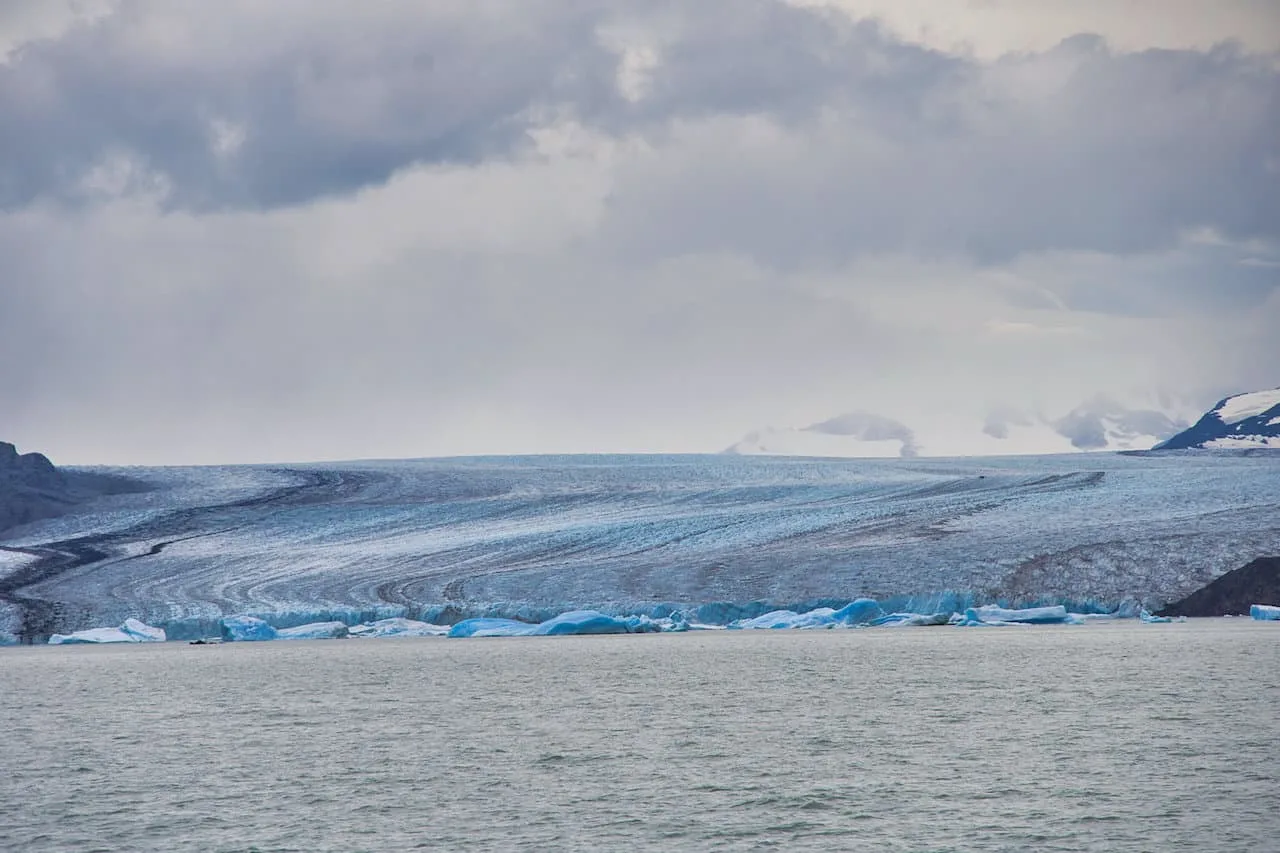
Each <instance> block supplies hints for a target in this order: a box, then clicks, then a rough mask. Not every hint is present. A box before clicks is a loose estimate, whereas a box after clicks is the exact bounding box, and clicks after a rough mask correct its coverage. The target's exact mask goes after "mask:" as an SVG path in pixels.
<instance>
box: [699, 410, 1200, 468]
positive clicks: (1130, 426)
mask: <svg viewBox="0 0 1280 853" xmlns="http://www.w3.org/2000/svg"><path fill="white" fill-rule="evenodd" d="M909 423H910V425H908V423H903V422H902V421H898V420H894V419H892V418H888V417H884V416H883V415H877V414H873V413H869V412H848V413H846V414H843V415H837V416H836V417H833V418H828V419H827V420H825V421H820V422H818V423H814V424H810V425H809V426H805V427H783V428H779V427H765V428H763V429H757V430H753V431H752V432H749V433H747V434H746V435H745V436H743V437H742V438H741V439H740V440H739V441H737V442H735V443H734V444H733V445H731V446H730V447H728V448H726V449H725V450H724V452H725V453H733V454H741V455H763V454H767V455H774V456H847V457H892V456H902V457H913V456H1006V455H1034V454H1048V453H1072V452H1078V451H1082V450H1111V451H1116V450H1146V449H1148V448H1150V447H1151V446H1152V445H1153V444H1156V443H1157V442H1159V441H1161V440H1163V439H1166V438H1168V437H1169V436H1171V435H1174V434H1175V433H1177V432H1178V431H1179V430H1181V429H1185V428H1186V425H1187V421H1185V420H1179V419H1178V418H1176V417H1173V416H1171V415H1169V414H1167V413H1165V412H1162V411H1156V410H1153V409H1131V408H1128V407H1126V406H1123V405H1121V404H1119V403H1117V402H1116V401H1114V400H1111V399H1110V398H1107V397H1105V396H1101V395H1099V396H1095V397H1093V398H1091V399H1089V400H1086V401H1085V402H1083V403H1081V404H1080V405H1079V406H1076V407H1075V408H1074V409H1072V410H1071V411H1069V412H1067V413H1066V414H1065V415H1063V416H1062V417H1058V418H1050V417H1046V416H1044V415H1042V414H1030V413H1027V412H1021V411H1017V410H1014V409H1009V408H998V409H993V410H992V411H990V412H989V413H988V414H987V417H986V418H985V420H967V419H965V418H964V417H963V416H958V415H957V416H950V415H948V416H945V417H937V418H922V419H921V421H920V423H916V422H914V421H912V422H909Z"/></svg>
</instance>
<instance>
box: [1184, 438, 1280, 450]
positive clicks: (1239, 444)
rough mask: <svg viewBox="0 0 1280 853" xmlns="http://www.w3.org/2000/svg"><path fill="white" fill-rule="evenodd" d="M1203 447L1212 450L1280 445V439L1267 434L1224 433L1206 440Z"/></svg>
mask: <svg viewBox="0 0 1280 853" xmlns="http://www.w3.org/2000/svg"><path fill="white" fill-rule="evenodd" d="M1202 446H1203V447H1207V448H1209V449H1212V450H1248V449H1251V448H1259V447H1280V439H1276V438H1270V437H1268V436H1265V435H1224V436H1223V437H1221V438H1213V439H1210V440H1208V441H1206V442H1205V443H1204V444H1203V445H1202Z"/></svg>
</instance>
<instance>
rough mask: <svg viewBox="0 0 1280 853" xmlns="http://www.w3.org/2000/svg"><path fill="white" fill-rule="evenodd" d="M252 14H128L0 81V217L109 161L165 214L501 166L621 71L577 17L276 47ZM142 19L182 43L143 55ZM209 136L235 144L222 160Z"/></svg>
mask: <svg viewBox="0 0 1280 853" xmlns="http://www.w3.org/2000/svg"><path fill="white" fill-rule="evenodd" d="M261 8H262V9H263V10H264V11H263V13H262V14H261V15H259V14H257V13H253V12H250V13H247V14H246V13H245V11H244V9H245V7H237V6H231V7H229V8H226V9H224V8H223V7H222V6H216V7H215V6H210V5H208V4H199V3H198V4H186V5H181V6H180V5H178V4H166V3H161V4H155V3H147V2H137V0H134V2H126V3H124V4H123V8H122V9H121V11H119V12H118V13H116V14H114V15H110V16H107V17H105V18H102V19H100V20H98V21H97V22H95V23H94V24H93V25H90V26H82V27H78V28H75V29H73V30H72V31H70V32H69V33H68V34H66V35H65V36H64V37H62V38H59V39H56V40H49V41H41V42H36V43H33V44H31V45H28V46H26V47H25V48H24V49H23V50H21V51H20V52H19V54H18V55H17V57H16V58H15V60H14V61H12V62H11V63H10V64H9V65H7V66H3V65H0V114H2V115H4V116H5V124H6V126H7V132H6V133H5V134H3V135H0V163H2V164H3V165H0V204H3V205H7V206H16V205H17V206H20V205H23V204H25V203H27V202H29V201H31V200H32V199H34V198H36V197H39V196H46V195H47V196H55V197H59V196H60V197H63V198H74V196H75V195H76V193H77V192H78V184H79V182H80V181H81V179H82V178H83V176H84V175H85V174H86V173H87V172H89V171H90V170H92V169H93V168H94V167H95V166H97V165H99V164H100V163H102V162H103V160H104V159H109V158H111V157H122V158H126V159H127V160H129V161H132V162H134V163H136V164H137V165H138V166H139V167H140V168H145V169H147V170H151V171H154V172H158V173H160V174H161V175H163V177H164V178H165V179H166V180H167V182H168V183H169V185H170V188H171V195H170V198H169V199H168V201H169V203H170V204H172V205H174V206H177V207H185V208H197V209H208V208H223V207H272V206H277V205H287V204H295V203H299V202H306V201H308V200H311V199H314V198H316V197H320V196H324V195H327V194H332V193H341V192H346V191H351V190H356V189H359V188H361V187H364V186H369V185H376V184H380V183H382V182H383V181H385V180H386V179H387V177H388V176H389V175H390V174H391V173H392V172H394V171H395V170H397V169H398V168H401V167H404V166H406V165H409V164H412V163H416V162H439V163H449V162H478V161H481V160H483V159H486V158H489V157H493V156H503V155H505V154H507V153H509V152H510V151H511V150H512V149H513V147H517V146H520V145H524V144H526V143H527V137H526V135H525V131H526V130H527V129H528V128H529V127H530V126H531V124H532V123H533V122H534V121H535V120H536V114H537V111H538V110H539V109H540V108H550V107H553V106H555V105H556V104H557V103H560V102H562V101H568V102H573V103H580V104H590V103H592V102H593V101H594V100H598V99H599V97H600V92H601V91H607V90H611V88H612V82H611V78H610V77H609V73H611V72H612V69H613V68H614V66H615V64H616V59H615V58H614V57H613V56H611V55H610V54H609V53H608V52H607V51H605V50H604V49H603V48H602V47H601V46H600V45H599V44H598V43H597V41H596V39H595V37H594V26H595V23H596V19H595V17H594V16H588V15H584V14H582V13H581V12H578V11H575V10H576V8H577V7H575V6H574V5H572V4H564V3H559V4H556V3H546V2H535V3H530V4H527V5H526V6H524V7H522V8H520V9H519V10H515V9H512V10H510V11H511V15H510V16H509V18H507V19H503V20H497V19H494V18H492V17H490V16H486V15H485V14H483V13H482V12H479V11H477V12H476V13H474V14H471V15H468V14H463V13H457V14H449V13H448V10H449V7H448V6H447V5H445V6H441V7H439V8H438V9H437V11H435V12H430V11H424V10H425V9H426V7H422V6H421V5H420V4H404V5H401V6H398V7H393V8H398V9H400V10H401V11H402V14H401V16H400V18H401V19H400V20H399V21H394V20H393V21H391V22H390V24H385V23H384V25H381V26H374V25H371V24H370V25H366V24H364V21H365V17H366V16H364V15H362V14H357V13H355V12H354V11H353V12H351V13H350V14H349V15H347V16H345V17H339V18H338V19H337V20H331V21H330V22H329V23H330V26H329V27H328V28H314V27H313V28H310V29H309V28H307V27H301V28H299V34H296V35H293V36H291V37H283V38H279V39H276V38H273V37H271V35H270V33H269V32H255V27H263V28H265V29H267V30H270V29H272V28H273V27H274V28H283V27H288V26H290V25H292V23H293V22H292V21H290V20H288V19H287V18H286V19H285V20H278V19H273V14H274V13H273V12H272V11H269V10H270V7H261ZM323 8H325V5H324V4H321V5H319V6H317V7H316V9H317V10H319V9H323ZM330 8H331V7H330ZM348 8H350V7H348ZM432 8H436V7H432ZM276 11H277V12H278V11H281V10H276ZM309 11H311V9H310V7H308V8H306V9H304V10H301V14H303V15H305V14H306V13H307V12H309ZM237 12H238V13H239V15H240V18H239V19H237V18H236V14H237ZM152 17H160V18H162V19H167V20H166V21H165V23H167V24H169V25H171V26H173V27H176V28H177V29H179V30H180V31H181V32H180V37H179V38H178V41H177V42H176V44H174V45H168V46H162V47H156V46H153V45H148V44H146V43H145V40H144V38H143V36H141V35H139V31H143V32H145V30H146V27H147V24H148V23H149V21H148V19H149V18H152ZM262 17H265V18H266V19H267V20H265V21H263V20H260V18H262ZM277 17H278V16H277ZM330 17H332V16H330ZM368 17H373V18H376V16H368ZM530 18H532V21H531V20H530ZM202 25H208V26H210V27H211V28H214V29H216V30H217V31H218V32H217V33H216V35H215V36H214V37H211V38H210V43H211V45H210V46H206V45H204V44H199V47H195V48H191V49H187V47H186V45H185V44H184V42H183V39H191V40H194V41H195V42H196V43H199V42H200V40H201V39H203V38H204V33H202V32H201V27H202ZM236 27H241V28H243V30H244V31H243V33H242V34H240V35H239V36H237V35H236V34H235V33H234V29H235V28H236ZM228 30H231V31H232V32H230V33H228ZM217 36H221V37H222V38H221V39H219V38H217ZM139 42H142V44H139ZM220 127H221V128H223V129H224V131H225V132H226V133H227V134H228V137H229V139H228V141H231V140H234V143H235V144H234V145H232V146H229V147H228V150H224V151H221V152H220V151H219V149H218V144H217V143H218V140H217V137H218V134H219V128H220Z"/></svg>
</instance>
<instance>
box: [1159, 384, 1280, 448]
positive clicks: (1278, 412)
mask: <svg viewBox="0 0 1280 853" xmlns="http://www.w3.org/2000/svg"><path fill="white" fill-rule="evenodd" d="M1188 448H1201V449H1204V448H1210V449H1224V448H1274V449H1276V450H1280V388H1273V389H1272V390H1270V391H1251V392H1249V393H1247V394H1236V395H1235V396H1233V397H1227V398H1226V399H1224V400H1220V401H1219V402H1218V405H1216V406H1214V407H1213V408H1212V409H1210V410H1209V411H1207V412H1205V414H1204V417H1202V418H1200V420H1198V421H1196V423H1195V424H1194V425H1193V426H1192V427H1191V428H1190V429H1187V430H1184V431H1182V432H1180V433H1178V434H1177V435H1175V436H1173V437H1172V438H1170V439H1169V440H1167V441H1164V442H1162V443H1160V444H1158V445H1156V447H1155V449H1156V450H1184V449H1188Z"/></svg>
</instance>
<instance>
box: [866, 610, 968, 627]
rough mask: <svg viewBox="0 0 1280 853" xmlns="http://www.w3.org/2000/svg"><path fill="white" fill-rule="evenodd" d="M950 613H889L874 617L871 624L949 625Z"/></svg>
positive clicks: (896, 625) (902, 625)
mask: <svg viewBox="0 0 1280 853" xmlns="http://www.w3.org/2000/svg"><path fill="white" fill-rule="evenodd" d="M951 616H952V614H950V613H889V614H887V615H885V616H879V617H877V618H875V619H872V620H871V622H870V623H868V624H871V625H875V626H876V627H892V628H916V627H924V626H928V625H948V624H950V623H951Z"/></svg>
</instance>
